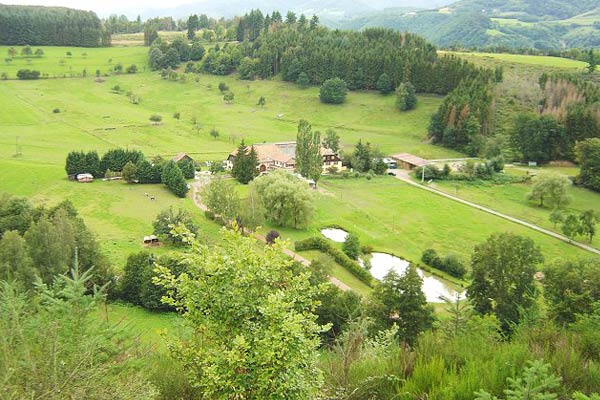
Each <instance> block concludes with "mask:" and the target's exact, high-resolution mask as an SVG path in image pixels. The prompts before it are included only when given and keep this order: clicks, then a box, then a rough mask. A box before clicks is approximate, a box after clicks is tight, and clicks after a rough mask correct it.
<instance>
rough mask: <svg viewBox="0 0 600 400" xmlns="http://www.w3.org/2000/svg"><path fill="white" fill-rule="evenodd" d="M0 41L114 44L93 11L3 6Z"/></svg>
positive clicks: (32, 43) (7, 42)
mask: <svg viewBox="0 0 600 400" xmlns="http://www.w3.org/2000/svg"><path fill="white" fill-rule="evenodd" d="M0 44H3V45H26V44H29V45H38V46H79V47H99V46H108V45H109V44H110V33H108V32H106V31H105V30H103V27H102V23H101V22H100V19H99V18H98V16H97V15H96V14H95V13H94V12H92V11H81V10H74V9H70V8H63V7H39V6H17V5H0Z"/></svg>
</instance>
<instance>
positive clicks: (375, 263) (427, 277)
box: [370, 253, 465, 303]
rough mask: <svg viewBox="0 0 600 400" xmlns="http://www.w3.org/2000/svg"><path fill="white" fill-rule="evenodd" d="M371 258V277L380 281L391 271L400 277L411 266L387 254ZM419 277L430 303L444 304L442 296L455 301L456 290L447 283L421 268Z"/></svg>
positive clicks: (461, 295)
mask: <svg viewBox="0 0 600 400" xmlns="http://www.w3.org/2000/svg"><path fill="white" fill-rule="evenodd" d="M371 255H372V258H371V270H370V272H371V275H372V276H373V277H374V278H375V279H378V280H383V278H384V277H385V276H386V275H387V274H388V272H390V270H394V271H396V273H398V274H399V275H402V274H404V272H405V271H406V268H408V266H409V264H410V263H409V262H408V261H406V260H403V259H401V258H399V257H396V256H393V255H391V254H386V253H372V254H371ZM417 272H418V274H419V276H420V277H421V278H422V279H423V293H425V297H427V302H429V303H442V302H443V301H442V300H440V298H439V297H440V296H446V297H448V298H450V299H454V297H455V296H456V293H457V292H456V290H455V289H453V288H452V287H451V286H450V285H448V284H447V283H445V282H444V281H443V280H442V279H440V278H437V277H435V276H433V275H431V274H429V273H427V272H425V271H423V270H421V269H419V268H417ZM460 297H461V298H464V297H465V295H464V292H463V293H461V294H460Z"/></svg>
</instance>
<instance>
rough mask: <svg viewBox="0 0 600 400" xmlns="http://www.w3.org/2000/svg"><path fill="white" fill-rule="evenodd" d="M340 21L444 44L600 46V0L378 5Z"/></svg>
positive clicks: (348, 26)
mask: <svg viewBox="0 0 600 400" xmlns="http://www.w3.org/2000/svg"><path fill="white" fill-rule="evenodd" d="M335 26H336V27H338V28H344V29H357V30H360V29H364V28H367V27H374V26H383V27H387V28H394V29H398V30H407V31H411V32H414V33H418V34H420V35H422V36H424V37H425V38H427V39H429V40H430V41H432V42H433V43H435V44H436V45H438V46H444V47H447V46H452V45H459V46H466V47H487V46H505V47H509V48H536V49H540V50H558V49H561V48H565V47H596V46H600V0H577V1H573V0H568V1H566V0H461V1H458V2H455V3H452V4H450V5H448V6H446V7H442V8H434V9H430V10H419V11H413V12H407V11H406V10H394V9H387V10H383V11H376V12H372V13H369V14H365V15H363V16H359V17H355V18H351V19H349V20H345V21H341V22H338V23H336V24H335Z"/></svg>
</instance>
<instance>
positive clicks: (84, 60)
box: [0, 46, 148, 79]
mask: <svg viewBox="0 0 600 400" xmlns="http://www.w3.org/2000/svg"><path fill="white" fill-rule="evenodd" d="M10 47H11V46H0V60H3V61H2V63H1V64H0V74H1V73H3V72H6V73H7V75H8V78H9V79H17V71H18V70H20V69H32V70H36V71H40V73H41V74H42V76H44V74H48V75H47V77H48V78H63V77H80V76H82V75H83V71H84V70H85V71H86V74H87V76H95V75H96V70H98V69H99V70H100V73H101V74H102V75H104V74H108V73H110V72H111V71H112V70H113V68H114V67H115V66H116V65H117V64H119V63H121V64H122V65H123V72H125V68H127V67H128V66H130V65H131V64H136V65H137V67H138V69H139V70H140V71H143V70H144V69H146V68H147V64H148V63H147V58H148V57H147V54H148V48H146V47H129V48H126V47H100V48H82V47H50V46H32V50H33V51H34V52H35V50H36V49H42V50H43V51H44V55H43V56H42V57H39V58H37V57H31V58H25V57H21V49H22V46H12V47H14V48H15V50H17V53H18V55H17V57H15V58H13V59H12V61H7V60H6V59H7V58H9V55H8V49H9V48H10ZM67 52H70V53H71V56H68V55H67Z"/></svg>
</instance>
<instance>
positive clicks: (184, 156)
mask: <svg viewBox="0 0 600 400" xmlns="http://www.w3.org/2000/svg"><path fill="white" fill-rule="evenodd" d="M172 160H173V161H174V162H176V163H178V162H180V161H184V160H187V161H191V162H194V159H193V158H192V157H190V156H189V155H187V153H177V154H176V155H175V157H173V158H172Z"/></svg>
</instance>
